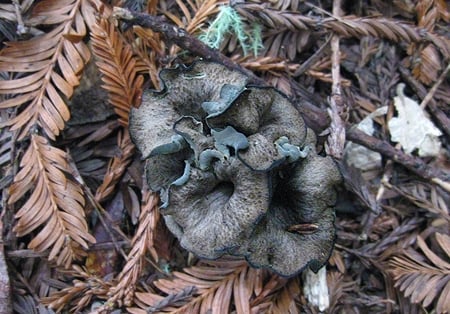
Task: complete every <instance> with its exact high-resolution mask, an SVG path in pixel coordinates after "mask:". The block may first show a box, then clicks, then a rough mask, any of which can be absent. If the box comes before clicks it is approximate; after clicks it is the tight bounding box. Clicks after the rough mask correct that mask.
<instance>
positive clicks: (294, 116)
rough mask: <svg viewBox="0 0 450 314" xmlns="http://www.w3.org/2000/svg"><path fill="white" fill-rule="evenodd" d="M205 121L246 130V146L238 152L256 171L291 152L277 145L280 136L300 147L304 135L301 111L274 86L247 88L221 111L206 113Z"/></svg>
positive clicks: (304, 128) (265, 168)
mask: <svg viewBox="0 0 450 314" xmlns="http://www.w3.org/2000/svg"><path fill="white" fill-rule="evenodd" d="M206 122H207V124H208V126H209V127H211V128H217V127H219V128H223V127H225V126H227V125H228V126H232V127H233V128H235V129H236V130H237V131H239V132H242V133H244V134H246V135H247V136H248V142H249V148H248V149H247V150H242V151H239V153H238V156H239V158H240V159H241V160H242V162H243V163H244V164H246V165H247V166H248V167H250V168H251V169H252V170H256V171H268V170H270V169H272V168H274V167H276V166H278V165H279V164H280V163H282V162H284V161H285V160H286V159H288V157H289V156H292V155H287V154H284V151H283V150H279V149H277V144H276V141H277V140H279V139H280V138H281V137H284V138H286V139H287V141H288V142H289V145H291V146H292V147H294V146H295V147H298V149H299V151H300V148H301V147H300V146H302V145H303V142H304V140H305V136H306V127H305V123H304V121H303V119H302V117H301V116H300V113H299V112H298V111H297V110H296V109H295V107H294V106H293V105H292V103H291V102H290V101H289V100H288V99H287V98H286V97H285V96H284V95H282V94H281V93H280V92H278V91H277V90H275V89H273V88H261V87H249V88H247V89H246V90H244V91H243V92H242V93H241V94H240V95H239V96H238V97H237V98H236V99H235V100H234V101H233V102H231V103H230V104H229V106H228V107H226V108H224V109H223V111H222V112H221V113H220V114H219V113H216V114H214V115H209V116H208V117H207V118H206ZM298 157H300V155H299V156H298ZM290 160H292V157H291V158H290ZM292 161H293V160H292Z"/></svg>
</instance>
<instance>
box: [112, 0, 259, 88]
mask: <svg viewBox="0 0 450 314" xmlns="http://www.w3.org/2000/svg"><path fill="white" fill-rule="evenodd" d="M113 16H114V17H115V18H116V19H118V20H124V21H126V22H127V23H128V24H132V25H139V26H142V27H145V28H150V29H151V30H153V31H154V32H158V33H162V34H164V36H165V37H166V39H167V40H168V41H170V42H171V43H174V44H176V45H178V46H180V47H181V48H183V49H186V50H188V51H190V52H192V53H194V54H196V55H198V56H200V57H202V58H204V59H205V60H208V61H216V62H220V63H221V64H223V65H225V66H226V67H227V68H229V69H232V70H237V71H240V72H243V73H244V74H245V75H247V76H248V77H250V79H251V80H252V81H253V83H255V84H260V85H267V84H266V82H265V81H264V80H263V79H261V78H259V77H257V76H256V75H255V74H253V72H251V71H249V70H247V69H245V68H243V67H241V66H239V65H238V64H237V63H235V62H233V61H232V60H231V59H229V58H227V57H226V56H224V55H223V54H221V53H220V52H219V51H218V50H216V49H212V48H210V47H208V46H207V45H206V44H205V43H203V42H202V41H201V40H199V39H198V38H196V37H194V36H192V35H191V34H189V33H188V32H187V31H185V30H184V29H182V28H179V27H177V26H175V25H173V24H171V23H169V22H167V21H166V20H165V19H164V18H162V17H159V16H153V15H149V14H145V13H140V12H134V11H133V12H132V11H129V10H127V9H123V8H119V7H114V11H113Z"/></svg>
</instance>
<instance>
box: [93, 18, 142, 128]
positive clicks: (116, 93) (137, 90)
mask: <svg viewBox="0 0 450 314" xmlns="http://www.w3.org/2000/svg"><path fill="white" fill-rule="evenodd" d="M91 35H92V48H93V51H94V54H95V56H96V58H97V62H96V64H97V66H98V68H99V70H100V72H101V73H102V74H103V78H102V81H103V82H104V84H103V88H104V89H105V90H107V91H108V93H109V101H110V102H111V104H112V105H113V106H114V110H115V111H116V113H117V114H118V116H119V122H121V124H122V125H125V126H126V125H128V113H129V111H130V108H131V106H138V105H139V104H140V97H141V95H142V85H143V83H144V78H143V77H142V75H138V74H137V71H136V68H135V64H136V62H137V61H136V58H135V56H134V55H133V51H132V48H131V46H130V45H129V44H128V43H126V42H125V41H124V39H123V37H122V36H121V35H120V33H119V32H117V30H116V29H115V27H114V25H113V24H112V23H111V22H109V21H108V20H107V19H106V18H99V19H98V21H97V24H94V25H93V26H92V30H91Z"/></svg>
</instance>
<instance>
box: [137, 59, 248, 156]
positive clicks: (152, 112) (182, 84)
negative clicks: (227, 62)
mask: <svg viewBox="0 0 450 314" xmlns="http://www.w3.org/2000/svg"><path fill="white" fill-rule="evenodd" d="M159 77H160V80H161V82H162V85H163V89H162V90H161V91H150V90H147V91H145V92H144V93H143V95H142V103H141V105H140V106H139V108H132V109H131V111H130V122H129V129H130V135H131V138H132V140H133V142H134V143H135V144H136V146H137V147H138V149H139V150H140V151H141V153H142V156H143V157H144V158H146V157H148V156H150V155H151V154H152V152H153V151H154V149H155V148H157V147H158V146H161V145H164V144H167V143H171V137H172V136H173V135H175V132H174V130H173V129H172V126H173V124H174V123H175V122H176V121H177V120H178V119H179V118H181V117H182V116H192V117H194V118H195V119H197V120H199V121H201V120H202V119H203V118H205V117H206V115H207V113H206V112H205V111H204V110H203V108H202V106H201V105H202V103H203V102H206V101H218V100H219V99H220V96H221V93H220V92H221V88H222V86H223V85H224V84H232V85H234V86H240V87H242V88H244V87H245V85H246V84H247V82H248V78H247V76H245V75H244V74H243V73H241V72H238V71H232V70H228V69H227V68H226V67H224V66H223V65H221V64H218V63H212V62H201V61H199V62H196V63H194V64H192V65H191V66H190V67H178V68H175V69H166V70H163V71H161V72H160V74H159Z"/></svg>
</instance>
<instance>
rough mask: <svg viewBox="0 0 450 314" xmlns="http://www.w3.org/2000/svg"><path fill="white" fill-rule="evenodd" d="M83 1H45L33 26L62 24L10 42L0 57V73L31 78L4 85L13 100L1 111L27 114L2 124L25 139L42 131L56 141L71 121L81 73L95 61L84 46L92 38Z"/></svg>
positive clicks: (36, 12) (4, 103) (1, 105)
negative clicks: (83, 13) (70, 105)
mask: <svg viewBox="0 0 450 314" xmlns="http://www.w3.org/2000/svg"><path fill="white" fill-rule="evenodd" d="M81 2H82V0H72V1H60V2H54V1H51V0H45V1H41V2H39V4H38V5H36V6H35V7H34V9H33V11H32V14H31V16H30V18H29V20H28V21H27V23H29V24H31V25H34V24H50V25H53V24H58V25H57V26H56V27H55V28H54V29H53V30H51V31H49V32H48V33H46V34H44V35H42V36H38V37H34V38H32V39H30V40H26V41H16V42H10V43H7V44H6V47H5V48H4V49H3V50H2V51H1V53H0V71H7V72H11V73H26V75H25V76H21V77H19V78H17V79H11V80H6V81H3V82H2V87H1V88H0V93H1V94H9V95H11V96H13V97H11V98H10V99H8V100H5V101H2V102H0V108H11V107H17V108H20V110H21V111H20V112H19V114H18V115H17V116H16V117H15V118H13V119H10V120H8V121H6V122H4V123H3V124H2V125H4V126H11V129H12V130H20V133H19V139H23V138H24V137H25V136H26V135H27V134H29V132H30V130H31V128H32V127H38V126H39V127H41V128H42V129H43V130H44V132H45V133H46V135H47V136H48V137H50V138H51V139H55V137H56V136H57V135H59V133H60V131H61V130H62V129H63V128H64V125H65V122H66V121H67V120H68V119H69V118H70V113H69V110H68V108H67V105H66V99H67V98H70V97H71V96H72V93H73V88H74V87H75V86H77V85H78V84H79V79H80V74H81V71H82V69H83V67H84V65H85V63H87V61H88V60H89V57H90V55H89V50H88V48H87V46H86V45H85V44H84V43H83V42H82V41H81V39H82V38H83V37H84V36H85V35H86V27H85V25H84V22H83V18H82V16H81V12H80V4H81ZM55 14H57V16H55ZM69 35H70V36H69ZM75 35H76V37H77V38H76V40H75V39H74V36H75ZM74 40H75V41H74ZM59 73H62V75H60V74H59Z"/></svg>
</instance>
